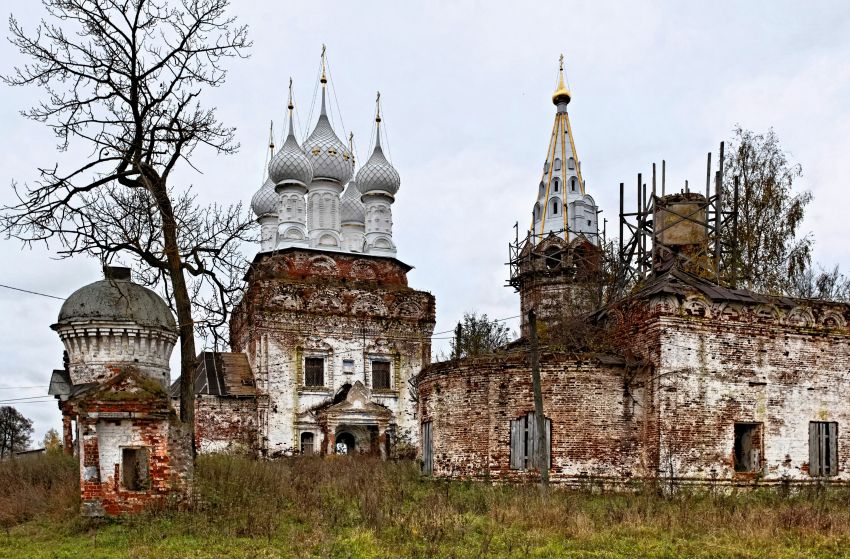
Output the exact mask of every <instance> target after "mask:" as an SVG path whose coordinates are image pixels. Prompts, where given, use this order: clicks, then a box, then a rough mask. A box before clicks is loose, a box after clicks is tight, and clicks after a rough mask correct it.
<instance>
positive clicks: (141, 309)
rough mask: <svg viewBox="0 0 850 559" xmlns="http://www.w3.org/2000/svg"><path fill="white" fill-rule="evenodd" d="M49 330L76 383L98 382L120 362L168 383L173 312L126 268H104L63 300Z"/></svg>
mask: <svg viewBox="0 0 850 559" xmlns="http://www.w3.org/2000/svg"><path fill="white" fill-rule="evenodd" d="M51 328H53V330H55V331H56V332H57V333H58V334H59V338H60V339H61V340H62V343H63V344H64V345H65V350H66V351H67V352H68V359H69V362H68V369H69V373H70V376H71V381H72V382H73V384H75V385H78V384H86V383H92V382H103V381H105V380H108V379H109V378H110V377H111V376H113V375H114V374H115V370H116V368H120V367H122V366H125V365H130V366H133V367H135V368H137V369H138V370H139V371H140V372H142V373H144V374H145V375H147V376H149V377H150V378H152V379H155V380H156V381H157V382H158V383H160V384H161V385H162V386H163V387H167V386H168V385H169V384H170V374H169V370H170V369H169V365H168V361H169V359H170V358H171V352H172V350H173V349H174V343H175V341H176V340H177V323H176V322H175V321H174V314H173V313H172V312H171V309H170V308H168V305H167V304H166V303H165V301H163V300H162V298H161V297H160V296H159V295H157V294H156V293H154V292H153V291H151V290H150V289H148V288H146V287H143V286H141V285H138V284H136V283H133V282H132V281H131V280H130V269H129V268H120V267H113V266H107V267H105V268H104V279H102V280H100V281H96V282H94V283H91V284H89V285H86V286H85V287H81V288H80V289H78V290H77V291H75V292H74V293H72V294H71V296H70V297H68V299H66V300H65V303H64V304H63V305H62V309H61V310H60V311H59V318H58V320H57V321H56V324H54V325H53V326H52V327H51Z"/></svg>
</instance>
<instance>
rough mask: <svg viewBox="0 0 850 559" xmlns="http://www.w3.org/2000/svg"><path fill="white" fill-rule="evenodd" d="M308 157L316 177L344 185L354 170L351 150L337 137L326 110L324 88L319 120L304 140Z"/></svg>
mask: <svg viewBox="0 0 850 559" xmlns="http://www.w3.org/2000/svg"><path fill="white" fill-rule="evenodd" d="M304 150H305V152H306V154H307V158H308V159H309V161H310V163H311V164H312V166H313V178H314V179H317V180H319V179H326V180H331V181H334V182H337V183H339V184H342V185H344V184H345V183H347V182H348V181H349V180H350V179H351V175H352V172H353V167H352V157H351V152H350V151H349V150H348V147H347V146H346V145H345V144H344V143H343V142H342V141H341V140H340V139H339V138H338V137H337V135H336V133H335V132H334V130H333V128H332V127H331V122H330V120H328V115H327V112H326V111H325V90H324V87H323V88H322V111H321V114H320V115H319V121H318V122H317V123H316V127H315V128H314V129H313V132H311V133H310V136H309V137H308V138H307V140H306V141H305V142H304Z"/></svg>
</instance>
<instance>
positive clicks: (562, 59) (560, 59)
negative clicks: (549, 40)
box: [558, 53, 564, 70]
mask: <svg viewBox="0 0 850 559" xmlns="http://www.w3.org/2000/svg"><path fill="white" fill-rule="evenodd" d="M558 62H560V63H561V70H563V69H564V53H561V57H560V58H559V59H558Z"/></svg>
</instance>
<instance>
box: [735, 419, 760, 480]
mask: <svg viewBox="0 0 850 559" xmlns="http://www.w3.org/2000/svg"><path fill="white" fill-rule="evenodd" d="M761 438H762V437H761V423H736V424H735V471H736V472H757V471H759V470H761V457H762V454H763V453H762V442H761Z"/></svg>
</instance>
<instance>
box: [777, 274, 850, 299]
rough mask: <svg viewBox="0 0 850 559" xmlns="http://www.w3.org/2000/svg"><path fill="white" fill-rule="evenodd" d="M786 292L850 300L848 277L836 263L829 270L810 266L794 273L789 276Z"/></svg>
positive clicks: (849, 279)
mask: <svg viewBox="0 0 850 559" xmlns="http://www.w3.org/2000/svg"><path fill="white" fill-rule="evenodd" d="M788 294H789V295H792V296H794V297H802V298H805V299H820V300H824V301H847V302H850V277H847V276H846V275H844V274H842V273H841V272H840V271H839V269H838V265H836V266H834V267H833V268H832V269H831V270H824V269H823V268H820V269H819V270H818V271H815V270H814V269H812V268H811V267H808V268H806V269H805V270H802V271H800V272H798V273H796V274H795V275H794V276H792V278H791V286H790V288H789V290H788Z"/></svg>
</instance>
